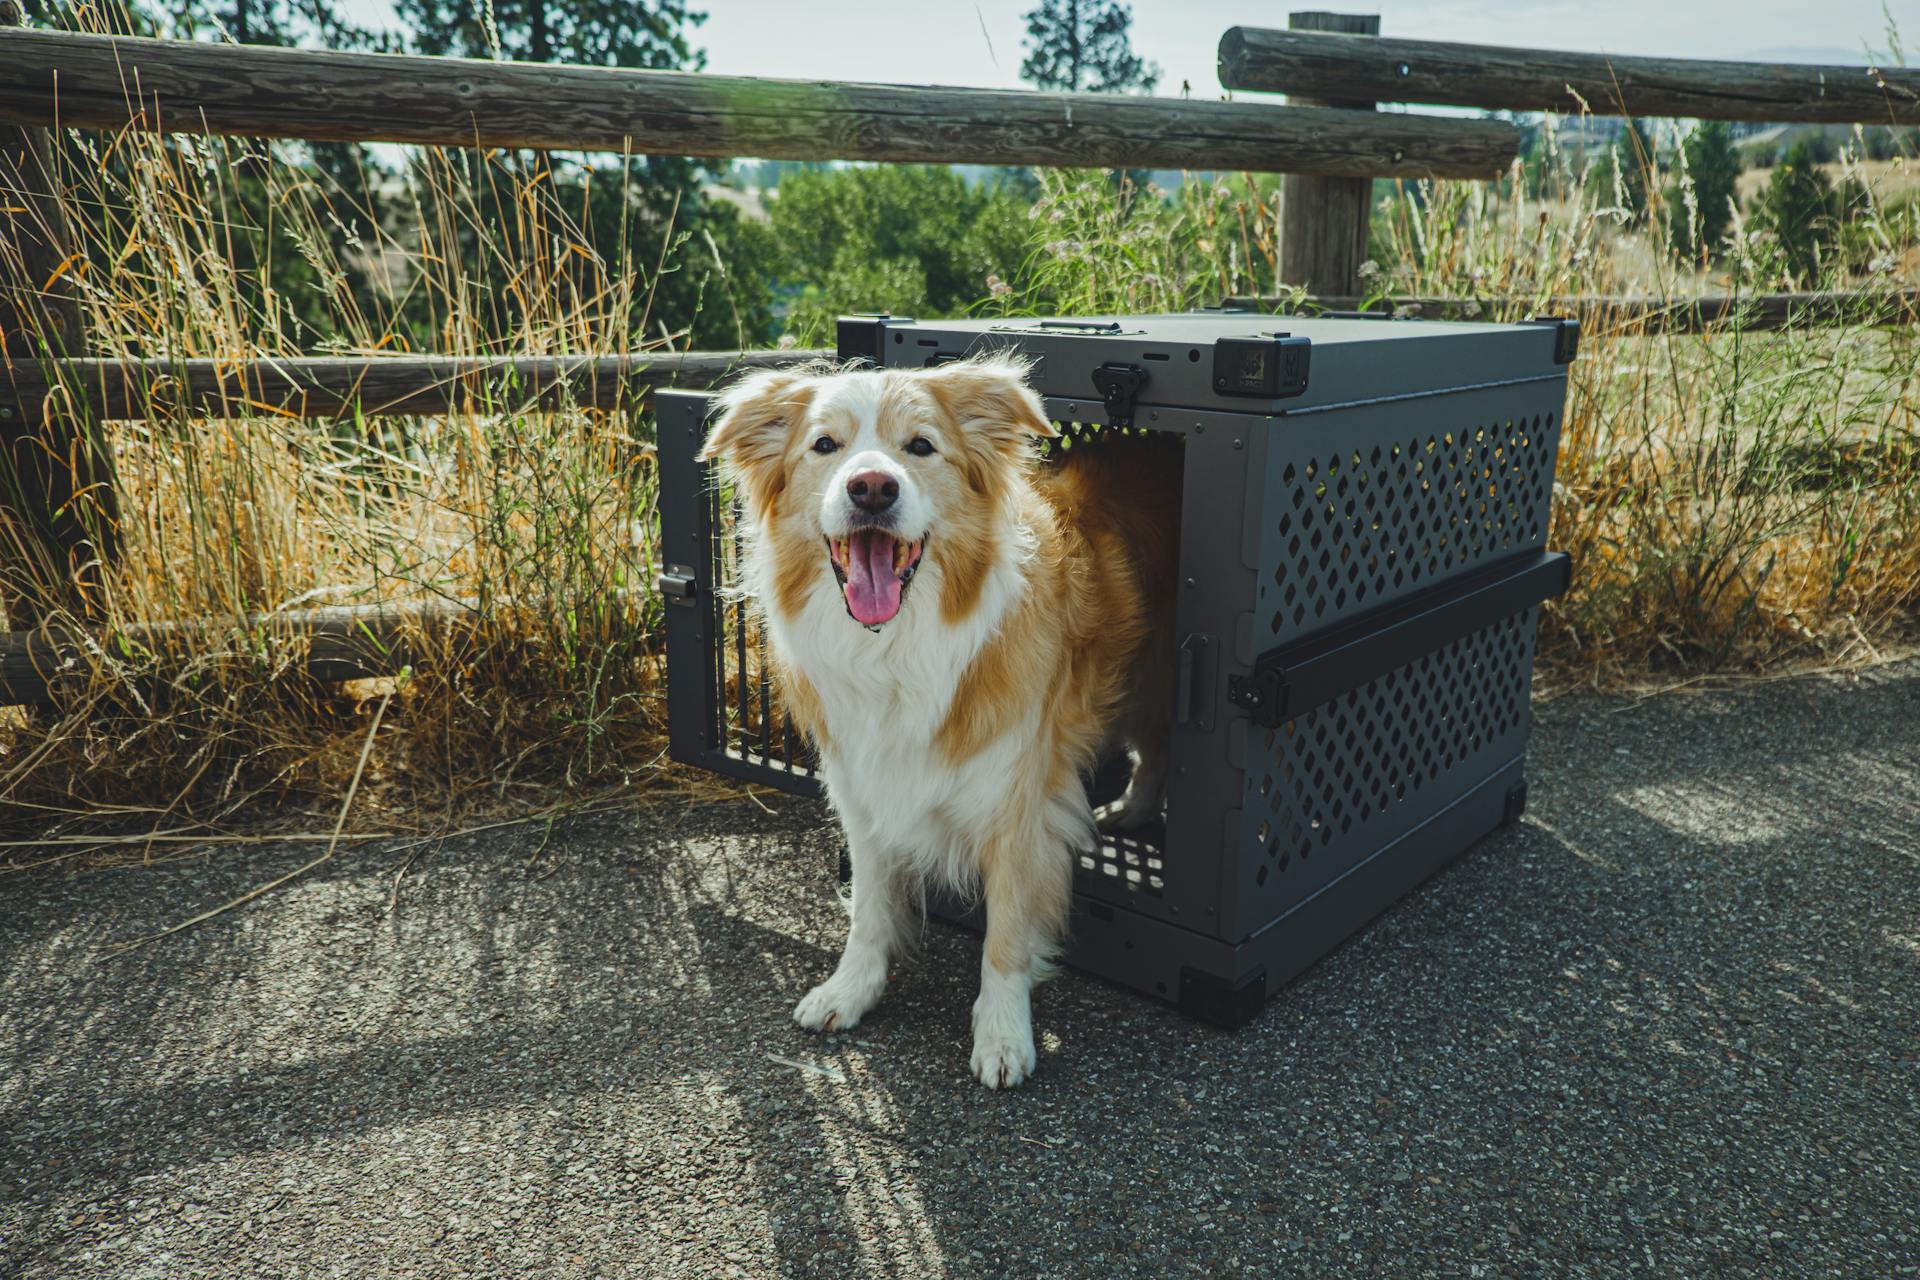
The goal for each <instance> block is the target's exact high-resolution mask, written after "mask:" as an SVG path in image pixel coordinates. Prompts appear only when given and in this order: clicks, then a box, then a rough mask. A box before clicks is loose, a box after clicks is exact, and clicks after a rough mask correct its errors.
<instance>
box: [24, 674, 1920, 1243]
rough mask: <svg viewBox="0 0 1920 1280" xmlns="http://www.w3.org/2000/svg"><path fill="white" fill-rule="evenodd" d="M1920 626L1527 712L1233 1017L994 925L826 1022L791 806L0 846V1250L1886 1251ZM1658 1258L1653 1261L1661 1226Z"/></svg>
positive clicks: (800, 838)
mask: <svg viewBox="0 0 1920 1280" xmlns="http://www.w3.org/2000/svg"><path fill="white" fill-rule="evenodd" d="M1915 724H1920V662H1913V663H1909V664H1907V665H1905V666H1903V667H1898V668H1892V669H1887V670H1883V671H1880V672H1878V673H1873V674H1869V675H1866V676H1862V677H1860V678H1858V679H1854V680H1847V679H1837V678H1834V679H1806V680H1795V681H1787V682H1781V683H1775V684H1769V685H1764V686H1759V687H1750V688H1748V689H1746V690H1744V691H1741V692H1737V693H1714V694H1709V695H1704V696H1670V697H1666V698H1660V699H1655V700H1653V701H1651V702H1647V703H1644V704H1640V705H1631V704H1628V703H1625V702H1612V701H1598V700H1584V699H1583V700H1571V699H1569V700H1564V701H1560V702H1556V703H1552V704H1549V705H1546V706H1544V707H1542V708H1540V711H1539V721H1538V726H1537V729H1536V733H1535V737H1534V741H1533V746H1532V749H1531V753H1530V765H1529V774H1530V776H1531V779H1532V805H1531V807H1530V809H1529V812H1528V816H1527V818H1526V819H1525V820H1524V821H1523V822H1522V823H1521V825H1520V826H1519V827H1517V828H1515V829H1513V830H1510V831H1507V832H1503V833H1501V834H1499V835H1496V836H1495V837H1494V838H1492V839H1491V840H1489V841H1488V842H1486V843H1484V844H1482V845H1481V846H1479V847H1478V848H1476V849H1475V850H1473V851H1471V852H1469V853H1468V854H1467V855H1466V857H1465V858H1463V859H1462V860H1461V861H1460V862H1458V863H1457V864H1455V865H1454V866H1453V867H1451V868H1450V869H1449V870H1447V871H1446V872H1444V873H1443V874H1441V875H1440V876H1439V877H1438V878H1436V879H1435V880H1433V881H1432V882H1430V883H1429V884H1428V885H1427V886H1426V887H1424V888H1423V889H1421V890H1420V891H1419V892H1417V893H1415V894H1414V895H1413V896H1411V897H1410V898H1408V899H1407V900H1406V901H1404V902H1402V903H1401V904H1399V905H1398V906H1396V907H1394V908H1393V909H1392V910H1391V911H1390V912H1388V914H1387V915H1386V916H1384V917H1383V918H1382V919H1380V920H1379V921H1377V922H1376V923H1375V924H1374V925H1373V926H1371V927H1370V928H1368V929H1367V930H1365V931H1364V932H1362V933H1361V934H1360V935H1359V937H1358V938H1356V939H1355V940H1354V941H1353V942H1352V943H1350V944H1348V945H1347V946H1345V947H1343V948H1341V949H1340V950H1338V951H1336V952H1335V953H1334V954H1333V955H1331V956H1330V957H1328V958H1327V959H1326V960H1325V961H1323V962H1322V963H1321V964H1320V965H1318V966H1317V967H1316V968H1314V969H1313V970H1311V971H1310V972H1309V973H1308V974H1307V975H1306V976H1305V977H1304V978H1303V979H1302V980H1300V981H1299V982H1297V983H1295V984H1294V985H1292V986H1290V987H1287V988H1285V989H1283V990H1281V991H1279V992H1277V993H1275V994H1274V996H1273V997H1272V998H1271V999H1270V1000H1269V1002H1268V1005H1267V1009H1266V1011H1265V1013H1264V1014H1263V1015H1262V1016H1261V1017H1260V1018H1259V1020H1257V1021H1256V1022H1254V1023H1253V1024H1251V1025H1250V1026H1248V1027H1247V1028H1245V1029H1244V1030H1242V1031H1240V1032H1238V1033H1235V1034H1231V1035H1228V1034H1222V1033H1219V1032H1215V1031H1211V1030H1208V1029H1206V1028H1204V1027H1202V1026H1199V1025H1197V1024H1195V1023H1193V1022H1191V1021H1189V1020H1187V1019H1185V1018H1183V1017H1181V1016H1180V1015H1179V1014H1178V1013H1176V1012H1175V1011H1174V1010H1172V1009H1171V1008H1168V1007H1166V1006H1164V1005H1161V1004H1158V1003H1155V1002H1153V1001H1151V1000H1147V999H1143V998H1140V997H1137V996H1135V995H1132V994H1130V993H1128V992H1125V991H1122V990H1120V989H1119V988H1116V987H1113V986H1110V985H1108V984H1105V983H1102V982H1099V981H1096V980H1093V979H1089V978H1085V977H1082V976H1079V975H1076V974H1072V973H1068V974H1065V975H1063V976H1062V977H1060V978H1058V979H1056V980H1055V981H1054V982H1052V983H1049V984H1047V985H1046V986H1044V987H1042V988H1041V989H1040V990H1039V992H1038V993H1037V995H1036V999H1035V1010H1036V1026H1037V1030H1038V1034H1039V1040H1040V1045H1041V1064H1040V1070H1039V1074H1038V1076H1037V1077H1036V1078H1035V1080H1034V1081H1033V1082H1032V1084H1031V1087H1028V1088H1024V1089H1022V1090H1019V1091H1016V1092H1014V1093H1011V1094H1008V1095H989V1094H987V1093H986V1092H984V1091H983V1090H981V1089H979V1088H978V1087H977V1086H975V1085H974V1084H973V1083H972V1081H971V1080H970V1079H969V1078H968V1076H967V1043H966V1035H967V1025H968V1006H969V1004H970V1002H971V999H972V995H973V990H972V986H973V982H974V979H975V976H976V974H977V971H978V970H977V965H978V954H979V942H978V940H977V938H975V937H973V936H972V935H970V934H967V933H965V932H963V931H961V930H958V929H953V928H949V927H945V926H938V925H936V926H933V927H931V928H930V929H929V930H928V932H927V935H926V940H925V945H924V947H923V951H922V954H921V956H920V957H919V958H917V959H916V960H914V961H913V962H911V963H909V964H907V965H905V966H903V967H902V969H901V970H900V972H899V974H898V975H897V976H896V978H895V980H894V983H893V988H892V990H890V992H889V993H888V996H887V999H886V1001H885V1003H884V1004H883V1005H882V1006H881V1008H880V1009H879V1010H878V1011H877V1012H876V1013H875V1014H874V1015H873V1016H872V1018H871V1019H870V1021H868V1022H867V1023H865V1024H864V1025H862V1026H861V1027H860V1028H859V1029H857V1030H856V1031H855V1032H853V1033H852V1034H850V1035H847V1036H842V1037H840V1038H837V1039H820V1038H815V1037H811V1036H808V1035H806V1034H804V1033H802V1032H799V1031H797V1030H795V1029H794V1028H792V1027H791V1026H790V1025H789V1024H788V1023H787V1021H786V1018H787V1012H788V1010H789V1008H790V1007H791V1005H792V1003H793V1001H794V1000H795V999H796V998H797V997H798V996H799V995H800V994H801V992H803V991H804V990H805V989H806V987H807V985H808V984H809V983H811V982H813V981H815V980H817V979H818V978H820V977H821V976H823V975H824V974H825V973H826V972H827V969H828V968H829V966H830V965H831V964H832V961H833V954H834V950H835V948H836V946H837V944H838V941H839V931H840V930H841V928H843V927H844V917H843V916H842V914H841V912H840V910H839V907H838V906H837V905H836V903H835V901H834V892H835V880H834V860H835V854H836V851H837V841H836V839H835V836H834V833H833V831H832V829H831V828H830V827H829V826H828V825H827V823H826V819H825V817H824V815H823V812H822V810H821V809H820V808H819V806H817V805H815V804H813V803H811V802H807V801H801V800H798V799H791V798H780V797H775V798H773V799H771V800H769V801H767V803H768V804H770V805H771V807H772V808H773V810H774V812H773V813H771V814H769V813H767V812H764V811H763V810H762V809H761V808H759V807H757V806H755V805H752V804H748V803H744V802H743V803H739V804H732V805H721V806H702V807H695V808H693V809H690V810H689V809H687V808H686V807H685V806H684V804H683V803H681V802H666V803H662V804H659V805H657V806H654V807H651V808H646V809H638V810H635V811H633V812H630V813H624V814H616V815H605V816H599V817H595V818H591V819H583V820H579V821H575V822H572V823H569V824H566V825H563V826H561V827H559V828H557V829H555V830H554V831H553V832H551V833H548V832H546V831H545V830H544V827H543V826H542V825H541V824H534V825H532V826H529V827H527V828H524V829H519V830H508V831H502V832H496V833H491V834H487V835H484V836H478V837H463V838H461V839H460V840H457V841H455V842H453V843H452V844H450V845H449V846H447V847H445V848H442V849H439V850H427V851H421V853H420V856H419V857H418V858H417V860H416V861H415V862H414V864H413V866H412V868H411V869H410V870H409V871H408V874H407V876H406V878H405V879H404V881H403V882H402V884H401V889H400V897H399V908H398V910H397V912H395V913H394V914H392V915H388V914H387V910H386V909H387V905H388V902H389V899H390V896H391V894H392V892H393V884H394V873H395V870H396V868H397V864H399V863H400V862H401V861H402V860H404V859H405V857H406V856H407V853H406V851H394V850H384V849H374V848H355V849H346V850H342V851H341V852H340V853H339V854H338V855H337V857H336V859H335V861H334V863H333V864H331V865H329V866H328V867H326V868H323V869H322V870H321V871H319V872H317V873H315V874H313V875H311V876H309V877H307V878H305V879H303V880H299V881H296V882H294V883H293V884H291V885H289V886H287V887H286V888H284V889H282V890H279V891H277V892H275V893H273V894H270V895H268V896H267V897H265V898H263V899H261V900H259V901H258V902H256V903H254V904H252V905H251V906H250V907H248V908H247V909H245V910H240V911H234V912H230V913H228V914H227V915H225V916H222V917H220V918H218V919H216V920H213V921H210V922H208V923H206V924H204V925H201V926H199V927H197V928H194V929H192V930H190V931H188V932H186V933H184V934H181V935H178V936H176V937H175V938H172V939H170V940H168V941H166V942H163V943H160V944H156V945H154V946H152V947H149V948H146V949H144V950H142V951H139V952H135V953H133V954H132V955H131V956H129V957H126V958H123V959H120V960H109V959H105V958H103V957H102V955H101V948H102V946H103V944H105V943H107V942H109V941H111V940H113V939H116V938H123V937H130V936H136V935H139V934H143V933H146V932H150V931H152V930H154V929H156V928H161V927H164V926H166V925H169V924H173V923H175V922H177V921H179V920H181V919H184V918H186V917H188V916H190V915H192V914H194V913H195V912H197V911H200V910H203V909H205V908H207V907H209V906H213V905H216V904H218V903H220V902H223V901H225V900H227V899H229V898H231V897H233V896H234V895H236V894H238V893H240V892H243V891H245V890H246V889H249V888H251V887H253V886H255V885H258V884H261V883H263V882H265V881H266V880H268V879H270V878H271V877H272V876H274V875H276V874H278V873H279V872H281V871H284V870H287V869H290V868H292V867H294V866H297V865H299V864H300V863H301V862H303V861H306V860H308V859H309V858H311V857H312V856H313V850H312V849H311V847H304V846H303V847H299V848H286V849H279V850H276V849H266V850H261V851H251V850H250V851H248V852H247V853H245V854H236V853H233V852H230V851H229V852H224V853H223V852H218V851H209V853H208V855H207V856H206V857H205V858H203V859H195V860H188V861H184V862H180V863H176V864H173V865H170V866H165V867H160V868H155V869H151V870H131V871H124V872H115V873H105V874H95V875H88V876H80V877H72V878H59V877H52V876H47V875H44V874H20V875H13V876H10V877H8V878H6V879H5V880H4V881H0V974H3V975H4V977H3V978H0V981H4V984H5V991H6V993H7V994H6V998H5V1000H4V1001H0V1133H4V1134H5V1135H6V1140H5V1141H4V1142H0V1274H5V1275H9V1276H16V1275H17V1276H26V1277H39V1276H63V1277H64V1276H102V1277H104V1276H114V1277H144V1276H163V1275H180V1274H203V1275H205V1274H262V1275H265V1274H273V1275H281V1274H343V1275H391V1274H402V1273H413V1274H417V1275H422V1276H441V1275H459V1274H512V1275H523V1274H524V1275H541V1276H603V1275H604V1276H661V1275H712V1276H727V1275H744V1276H752V1277H759V1276H772V1275H783V1276H821V1277H827V1276H832V1277H847V1276H891V1277H904V1276H916V1277H918V1276H936V1277H937V1276H956V1277H958V1276H974V1275H982V1274H1009V1275H1048V1276H1088V1277H1094V1276H1098V1277H1109V1276H1114V1275H1129V1274H1153V1275H1191V1274H1273V1273H1279V1272H1284V1273H1287V1274H1302V1275H1336V1274H1383V1273H1384V1274H1413V1273H1432V1274H1445V1275H1466V1274H1470V1272H1471V1269H1472V1268H1473V1267H1474V1266H1479V1267H1481V1268H1482V1269H1483V1270H1484V1271H1485V1272H1486V1273H1487V1274H1530V1273H1539V1274H1550V1275H1570V1274H1588V1275H1603V1274H1608V1275H1610V1274H1624V1273H1627V1272H1629V1271H1632V1270H1635V1269H1641V1270H1645V1271H1647V1272H1650V1273H1653V1274H1664V1275H1722V1274H1749V1275H1821V1274H1840V1275H1866V1274H1872V1275H1884V1274H1900V1269H1901V1268H1902V1267H1909V1266H1911V1264H1912V1262H1913V1260H1914V1258H1915V1257H1916V1256H1920V1224H1917V1223H1916V1219H1915V1215H1914V1212H1913V1206H1914V1205H1915V1204H1920V1131H1917V1130H1916V1129H1915V1127H1914V1126H1913V1125H1912V1124H1910V1123H1906V1122H1905V1120H1906V1118H1907V1117H1910V1116H1911V1114H1912V1111H1913V1106H1914V1090H1915V1080H1916V1076H1915V1070H1916V1067H1915V1059H1914V1040H1913V1028H1914V1026H1915V1025H1917V1024H1920V934H1917V933H1916V925H1915V921H1916V920H1920V854H1917V852H1916V848H1915V838H1914V832H1915V831H1916V830H1920V750H1916V744H1915V736H1914V728H1913V726H1914V725H1915ZM1650 1260H1651V1261H1650Z"/></svg>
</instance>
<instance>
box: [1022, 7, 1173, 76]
mask: <svg viewBox="0 0 1920 1280" xmlns="http://www.w3.org/2000/svg"><path fill="white" fill-rule="evenodd" d="M1026 20H1027V39H1026V50H1027V58H1026V61H1025V62H1023V63H1021V64H1020V75H1021V78H1022V79H1024V80H1026V81H1028V82H1029V83H1031V84H1033V85H1034V86H1036V87H1038V88H1041V89H1059V90H1064V91H1065V92H1068V93H1077V92H1085V93H1127V92H1129V91H1132V90H1140V91H1142V92H1151V91H1152V90H1153V87H1154V86H1155V85H1156V84H1158V83H1160V68H1159V67H1157V66H1155V65H1154V64H1153V63H1151V62H1147V61H1145V60H1144V59H1142V58H1140V57H1139V56H1138V55H1136V54H1135V53H1134V52H1133V42H1132V39H1131V36H1130V32H1131V30H1132V28H1133V10H1132V9H1130V8H1129V7H1128V6H1126V5H1124V4H1120V3H1118V2H1117V0H1041V3H1040V5H1039V7H1037V8H1035V9H1032V10H1030V11H1028V13H1027V14H1026Z"/></svg>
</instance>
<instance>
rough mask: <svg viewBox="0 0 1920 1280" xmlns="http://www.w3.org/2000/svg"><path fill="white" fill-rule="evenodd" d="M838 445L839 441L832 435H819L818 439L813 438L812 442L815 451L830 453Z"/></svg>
mask: <svg viewBox="0 0 1920 1280" xmlns="http://www.w3.org/2000/svg"><path fill="white" fill-rule="evenodd" d="M839 447H840V442H839V441H838V440H835V439H834V438H833V437H832V436H821V437H820V438H819V439H818V440H815V441H814V442H813V451H814V452H815V453H832V452H833V451H834V450H835V449H838V448H839Z"/></svg>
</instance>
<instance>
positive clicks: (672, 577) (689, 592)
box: [653, 564, 698, 604]
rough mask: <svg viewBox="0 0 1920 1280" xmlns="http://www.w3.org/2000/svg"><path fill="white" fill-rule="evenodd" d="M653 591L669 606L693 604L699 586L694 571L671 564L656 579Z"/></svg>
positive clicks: (683, 566) (680, 565)
mask: <svg viewBox="0 0 1920 1280" xmlns="http://www.w3.org/2000/svg"><path fill="white" fill-rule="evenodd" d="M653 589H654V590H655V591H658V592H659V593H660V598H661V599H662V600H665V601H666V602H667V603H668V604H692V603H693V598H694V596H695V595H696V594H697V592H698V584H697V583H696V582H695V580H694V576H693V570H692V569H689V568H688V567H687V566H685V565H682V564H670V565H667V566H666V567H665V568H663V569H661V570H660V572H659V573H658V574H657V575H656V576H655V577H654V579H653Z"/></svg>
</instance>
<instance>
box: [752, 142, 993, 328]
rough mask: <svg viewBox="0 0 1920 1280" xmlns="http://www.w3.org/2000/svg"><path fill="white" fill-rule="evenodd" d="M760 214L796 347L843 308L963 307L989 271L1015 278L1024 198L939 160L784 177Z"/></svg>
mask: <svg viewBox="0 0 1920 1280" xmlns="http://www.w3.org/2000/svg"><path fill="white" fill-rule="evenodd" d="M767 210H768V222H767V228H766V229H767V233H768V235H769V237H770V239H771V243H772V245H773V246H774V248H773V252H774V254H775V256H776V260H777V263H778V274H779V276H780V278H781V288H782V291H783V292H784V293H785V295H786V303H787V307H788V311H787V331H788V332H789V333H791V334H792V335H793V336H794V337H795V338H796V339H798V340H799V341H800V342H801V343H802V345H810V344H812V343H815V342H819V341H823V340H824V339H825V338H826V337H827V336H828V335H829V334H830V333H831V331H832V324H833V318H834V317H835V316H836V315H839V314H842V313H844V312H848V311H882V310H884V311H893V312H895V313H904V314H907V315H918V316H948V315H955V314H959V313H962V312H965V311H966V310H967V309H968V308H969V307H971V306H972V305H973V304H974V303H976V302H978V301H979V300H980V299H981V298H983V297H985V296H987V295H988V294H989V293H990V292H991V290H992V286H991V285H990V283H989V280H990V278H998V279H1005V278H1007V277H1009V276H1011V275H1013V274H1014V272H1015V271H1016V269H1017V268H1018V267H1019V265H1020V262H1021V259H1022V257H1023V255H1024V253H1025V251H1026V241H1027V236H1028V226H1027V205H1026V203H1025V202H1024V201H1022V200H1020V199H1018V198H1016V197H1015V196H1013V195H1012V194H1010V193H1009V192H1007V191H1006V190H1004V189H1003V188H1002V187H1000V186H998V185H981V186H969V185H968V184H967V182H966V180H965V179H964V178H962V177H961V176H960V175H959V174H957V173H955V172H954V171H953V170H951V169H948V168H937V167H909V166H883V167H878V168H859V169H833V170H825V171H814V172H804V173H790V174H788V175H786V176H785V177H784V178H783V180H782V181H781V183H780V186H779V187H778V188H777V190H776V191H775V192H774V193H772V194H771V195H770V196H769V198H768V200H767Z"/></svg>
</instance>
